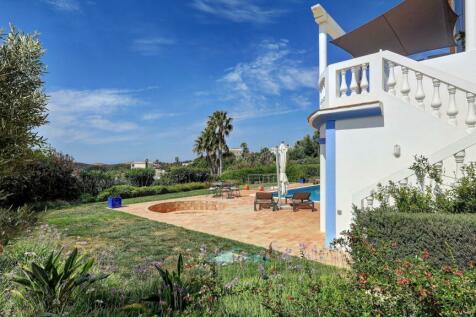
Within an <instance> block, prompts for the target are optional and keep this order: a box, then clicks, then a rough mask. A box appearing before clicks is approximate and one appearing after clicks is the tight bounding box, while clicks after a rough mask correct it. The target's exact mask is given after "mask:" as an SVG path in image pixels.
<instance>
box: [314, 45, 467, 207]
mask: <svg viewBox="0 0 476 317" xmlns="http://www.w3.org/2000/svg"><path fill="white" fill-rule="evenodd" d="M319 90H320V92H321V94H320V96H321V100H320V105H321V107H320V108H321V110H325V109H326V108H329V109H336V108H341V107H343V108H344V107H350V106H359V105H371V104H373V105H375V104H380V106H381V108H382V113H383V114H384V117H385V111H386V109H385V108H386V105H389V104H392V105H396V107H415V108H416V109H418V110H419V111H422V112H424V113H427V114H428V116H431V118H425V120H426V121H431V122H430V123H431V126H432V129H431V130H429V131H427V132H426V133H434V131H439V132H440V135H441V131H446V132H445V138H441V139H442V140H441V142H440V143H439V144H438V146H437V147H436V146H434V145H432V147H428V148H431V149H433V150H431V151H433V152H428V151H426V152H425V151H424V150H423V149H422V152H421V153H419V154H422V155H425V156H427V157H428V158H429V161H430V163H431V164H436V166H437V167H438V168H441V170H442V175H443V178H444V184H446V185H448V186H449V185H451V184H453V183H454V182H455V181H456V180H457V179H458V177H460V176H461V168H462V166H463V165H464V164H467V163H468V162H474V161H476V133H474V132H476V105H475V98H476V83H474V82H471V81H468V80H465V79H462V78H459V77H457V76H454V75H451V74H449V73H447V72H442V71H440V70H438V69H435V68H433V67H430V66H428V65H425V64H423V63H421V62H416V61H414V60H412V59H409V58H406V57H403V56H401V55H398V54H395V53H392V52H389V51H381V52H379V53H376V54H371V55H367V56H363V57H359V58H355V59H352V60H348V61H344V62H341V63H337V64H332V65H330V66H329V67H328V68H327V69H326V71H325V72H323V75H322V76H321V78H320V79H319ZM435 127H436V128H435ZM407 129H408V128H407ZM435 129H436V130H435ZM412 130H413V129H412ZM415 131H418V132H415V135H414V137H415V138H418V137H419V135H418V134H419V133H422V132H421V128H420V129H418V127H415ZM406 133H407V134H408V131H406ZM410 133H411V132H410ZM449 134H451V136H449ZM436 137H438V136H436ZM428 148H427V149H428ZM397 165H398V164H396V165H395V170H394V171H393V172H391V173H389V175H387V176H386V177H384V178H380V179H375V180H374V181H372V182H371V183H370V184H363V185H365V187H363V188H362V189H361V190H359V191H358V192H356V193H354V194H353V195H352V200H353V203H354V204H355V205H357V206H359V207H367V206H373V203H374V202H373V199H372V192H373V190H375V189H376V187H377V184H379V183H380V184H382V185H386V184H387V183H388V182H389V181H393V182H400V183H402V184H405V183H416V177H415V175H414V173H413V171H411V170H409V169H408V168H409V166H405V168H402V166H397Z"/></svg>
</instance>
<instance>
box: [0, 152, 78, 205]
mask: <svg viewBox="0 0 476 317" xmlns="http://www.w3.org/2000/svg"><path fill="white" fill-rule="evenodd" d="M73 172H74V161H73V158H72V157H70V156H68V155H63V154H61V153H58V152H55V151H52V150H51V151H46V152H40V151H37V152H35V155H34V156H33V157H32V158H31V159H29V160H27V161H25V162H23V164H19V167H18V168H17V169H16V170H15V171H14V172H12V173H10V174H8V175H5V176H2V177H1V178H0V190H3V191H5V192H6V193H9V194H10V195H9V196H7V197H6V199H5V200H3V201H1V202H0V203H2V204H3V205H4V206H10V205H14V206H20V205H23V204H25V203H35V202H43V201H48V200H56V199H64V200H73V199H76V198H78V196H79V194H80V188H79V184H78V180H77V178H76V177H75V176H74V175H73Z"/></svg>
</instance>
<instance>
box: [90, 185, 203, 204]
mask: <svg viewBox="0 0 476 317" xmlns="http://www.w3.org/2000/svg"><path fill="white" fill-rule="evenodd" d="M204 188H208V184H206V183H188V184H178V185H171V186H147V187H136V186H131V185H117V186H113V187H111V188H108V189H106V190H104V191H102V192H101V193H99V195H98V197H97V200H98V201H105V200H107V198H108V197H109V196H115V195H119V196H121V197H122V198H133V197H142V196H150V195H160V194H167V193H177V192H185V191H191V190H197V189H204Z"/></svg>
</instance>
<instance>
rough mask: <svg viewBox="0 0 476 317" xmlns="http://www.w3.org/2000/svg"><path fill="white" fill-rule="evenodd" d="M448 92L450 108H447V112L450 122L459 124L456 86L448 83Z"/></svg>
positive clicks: (455, 124)
mask: <svg viewBox="0 0 476 317" xmlns="http://www.w3.org/2000/svg"><path fill="white" fill-rule="evenodd" d="M448 94H449V102H448V109H447V110H446V114H447V115H448V117H449V119H448V123H449V124H451V125H454V126H457V125H458V119H456V116H457V115H458V107H457V106H456V87H455V86H450V85H448Z"/></svg>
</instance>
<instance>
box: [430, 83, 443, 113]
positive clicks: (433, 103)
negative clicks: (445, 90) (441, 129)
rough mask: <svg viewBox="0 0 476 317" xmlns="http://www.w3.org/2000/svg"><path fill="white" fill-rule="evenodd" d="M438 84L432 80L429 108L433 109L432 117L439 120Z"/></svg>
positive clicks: (439, 100) (439, 99)
mask: <svg viewBox="0 0 476 317" xmlns="http://www.w3.org/2000/svg"><path fill="white" fill-rule="evenodd" d="M440 83H441V82H440V81H439V80H438V79H436V78H433V99H432V100H431V108H432V109H433V115H434V116H435V117H437V118H441V114H440V108H441V98H440Z"/></svg>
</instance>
